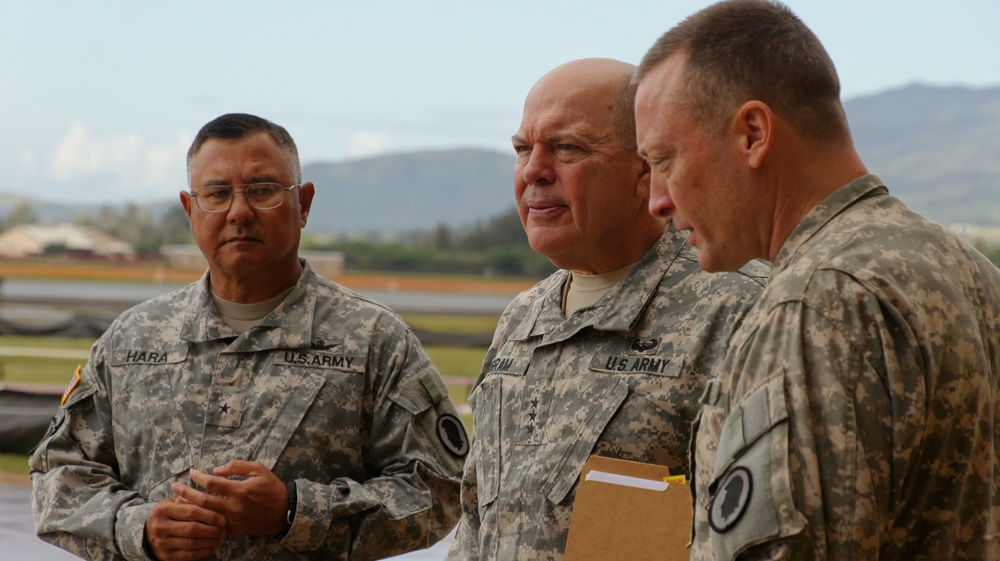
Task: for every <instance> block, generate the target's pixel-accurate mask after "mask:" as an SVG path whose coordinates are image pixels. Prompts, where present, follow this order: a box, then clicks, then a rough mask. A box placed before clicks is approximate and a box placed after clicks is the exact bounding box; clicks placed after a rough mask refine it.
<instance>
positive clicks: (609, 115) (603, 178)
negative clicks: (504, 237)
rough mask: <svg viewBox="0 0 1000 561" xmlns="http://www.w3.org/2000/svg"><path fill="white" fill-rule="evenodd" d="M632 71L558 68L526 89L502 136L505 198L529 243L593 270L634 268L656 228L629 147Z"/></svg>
mask: <svg viewBox="0 0 1000 561" xmlns="http://www.w3.org/2000/svg"><path fill="white" fill-rule="evenodd" d="M634 71H635V67H634V66H633V65H631V64H628V63H625V62H621V61H618V60H611V59H604V58H591V59H583V60H576V61H573V62H569V63H566V64H563V65H562V66H559V67H557V68H556V69H554V70H552V71H551V72H549V73H547V74H546V75H544V76H542V78H541V79H540V80H538V82H537V83H535V85H534V86H533V87H532V88H531V91H529V92H528V96H527V98H526V99H525V100H524V113H523V115H522V116H521V126H520V128H519V129H518V131H517V133H515V134H514V136H513V137H512V138H511V140H512V141H513V144H514V152H515V153H516V154H517V163H516V165H515V168H514V195H515V197H516V199H517V205H518V213H519V214H520V216H521V222H522V224H524V229H525V231H526V232H527V234H528V242H529V243H530V244H531V247H532V248H533V249H534V250H535V251H537V252H539V253H541V254H542V255H545V256H546V257H548V258H549V260H551V261H552V262H553V263H555V264H556V266H558V267H560V268H563V269H570V270H572V271H576V272H580V273H586V274H595V273H604V272H608V271H613V270H615V269H619V268H622V267H624V266H626V265H630V264H632V263H636V262H638V261H639V259H641V258H642V256H643V255H645V253H646V250H647V249H649V247H650V246H651V245H652V244H653V243H654V242H655V240H656V239H657V238H659V237H660V235H661V233H662V232H663V226H664V223H663V222H662V221H661V220H660V219H658V218H654V217H653V216H652V215H650V214H649V212H648V211H647V207H648V203H649V172H648V167H646V166H645V165H644V163H643V161H642V159H641V158H639V154H638V152H637V150H636V142H635V117H634V115H633V110H634V106H635V86H634V85H633V80H632V74H633V72H634Z"/></svg>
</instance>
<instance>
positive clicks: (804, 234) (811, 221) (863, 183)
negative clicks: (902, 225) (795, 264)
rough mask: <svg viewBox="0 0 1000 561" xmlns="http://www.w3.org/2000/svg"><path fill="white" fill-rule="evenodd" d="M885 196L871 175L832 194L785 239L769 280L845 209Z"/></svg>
mask: <svg viewBox="0 0 1000 561" xmlns="http://www.w3.org/2000/svg"><path fill="white" fill-rule="evenodd" d="M888 194H889V190H888V189H887V188H886V187H885V185H884V184H883V183H882V180H881V179H879V178H878V176H876V175H872V174H868V175H863V176H861V177H859V178H857V179H855V180H854V181H851V182H850V183H848V184H847V185H845V186H843V187H841V188H840V189H837V190H836V191H834V192H833V194H831V195H830V196H829V197H827V198H826V199H824V200H823V201H822V202H820V203H819V204H818V205H816V207H815V208H813V209H812V210H811V211H809V213H808V214H806V216H805V218H803V219H802V221H801V222H799V225H798V226H796V227H795V229H793V230H792V233H791V234H790V235H789V236H788V239H787V240H785V243H784V244H782V246H781V249H780V250H778V255H777V256H776V257H775V259H774V263H773V264H772V269H771V275H770V278H774V277H775V275H777V273H778V272H780V271H781V270H782V269H784V268H785V266H786V265H787V264H788V263H791V262H792V261H793V259H792V256H793V255H795V253H796V252H797V251H798V250H799V248H801V247H802V245H803V244H805V243H806V242H807V241H808V240H809V239H810V238H812V237H813V235H815V234H816V232H818V231H820V230H821V229H822V228H823V226H825V225H826V224H827V223H828V222H830V220H833V218H834V217H836V216H837V215H839V214H840V213H841V212H843V211H844V209H846V208H847V207H849V206H851V205H853V204H855V203H856V202H858V201H860V200H862V199H866V198H868V197H872V196H876V195H888Z"/></svg>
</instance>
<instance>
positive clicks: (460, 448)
mask: <svg viewBox="0 0 1000 561" xmlns="http://www.w3.org/2000/svg"><path fill="white" fill-rule="evenodd" d="M437 435H438V439H439V440H440V441H441V444H443V445H444V447H445V448H446V449H447V450H448V451H449V452H451V453H452V454H454V455H456V456H458V457H459V458H463V457H465V455H466V454H468V453H469V436H468V435H467V434H465V426H464V425H462V421H461V420H459V418H458V417H456V416H454V415H452V414H451V413H445V414H444V415H441V416H440V417H438V420H437Z"/></svg>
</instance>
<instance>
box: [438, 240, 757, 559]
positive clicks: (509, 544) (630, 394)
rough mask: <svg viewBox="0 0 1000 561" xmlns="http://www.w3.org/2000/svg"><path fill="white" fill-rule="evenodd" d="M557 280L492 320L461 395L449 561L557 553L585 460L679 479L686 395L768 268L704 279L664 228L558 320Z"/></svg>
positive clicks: (694, 401)
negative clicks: (597, 296) (630, 264)
mask: <svg viewBox="0 0 1000 561" xmlns="http://www.w3.org/2000/svg"><path fill="white" fill-rule="evenodd" d="M567 275H568V273H567V271H559V272H557V273H555V274H554V275H552V276H550V277H549V278H548V279H546V280H544V281H542V282H541V283H539V284H538V285H536V286H535V287H533V288H531V289H529V290H527V291H525V292H524V293H522V294H520V295H519V296H518V297H517V298H516V299H515V300H514V301H513V302H512V303H511V304H510V305H509V306H508V307H507V310H506V311H505V312H504V313H503V315H502V316H501V319H500V323H499V325H498V327H497V331H496V334H495V336H494V342H493V344H492V346H491V348H490V349H489V351H488V353H487V355H486V358H485V360H484V363H483V369H482V372H481V374H480V376H479V379H478V381H477V384H476V387H475V389H474V390H473V391H472V393H471V395H470V399H469V400H470V403H471V405H472V410H473V415H474V431H473V432H474V437H473V445H472V452H470V454H469V458H468V460H467V462H466V466H465V475H464V478H463V485H462V519H461V520H460V522H459V526H458V531H457V536H456V539H455V541H454V542H453V543H452V547H451V550H450V552H449V554H448V559H449V560H451V561H454V560H460V559H490V560H497V559H503V560H528V559H552V560H558V559H562V558H563V551H564V550H565V546H566V537H567V534H568V531H569V523H570V516H571V514H572V508H573V500H574V498H575V496H576V488H577V482H578V478H579V475H580V471H581V469H582V467H583V464H584V462H586V460H587V458H588V457H589V456H590V455H591V454H598V455H601V456H610V457H614V458H622V459H626V460H633V461H638V462H649V463H655V464H660V465H666V466H668V467H669V468H670V470H671V473H675V474H680V473H684V474H687V473H688V469H687V466H688V450H689V443H690V439H691V422H692V421H693V420H694V418H695V416H696V414H697V411H698V406H699V405H698V399H699V397H700V395H701V393H702V390H703V389H704V386H705V384H706V382H707V381H708V379H709V377H710V375H711V374H712V368H713V366H717V361H719V360H721V357H722V355H723V352H724V350H725V347H726V342H727V341H728V340H729V337H730V336H731V334H732V332H733V330H734V329H735V328H736V326H737V325H739V323H740V321H741V318H742V317H743V314H744V313H746V311H747V309H749V307H750V306H751V304H752V303H753V301H754V299H755V298H756V297H757V295H758V294H759V293H760V291H761V289H762V287H763V279H764V278H765V277H766V275H767V268H766V267H764V266H762V265H756V264H755V265H752V266H749V267H747V269H746V272H745V273H738V274H735V273H730V274H721V275H713V274H708V273H705V272H703V271H702V270H701V268H700V267H699V266H698V262H697V255H696V253H695V251H694V250H693V249H692V248H691V247H689V246H688V245H687V244H686V242H685V240H684V237H683V235H681V234H679V233H677V232H676V231H674V230H673V229H672V228H671V229H669V230H668V232H667V233H666V234H665V235H664V236H663V237H662V238H661V239H660V240H659V241H658V242H657V243H656V244H654V246H653V247H652V248H651V249H650V250H649V252H648V253H647V254H646V256H645V257H644V258H643V260H642V261H641V262H640V263H639V264H638V265H637V266H636V267H635V268H634V269H633V270H632V272H631V273H629V275H628V277H626V278H625V279H624V280H623V281H622V282H621V283H619V284H618V285H617V286H615V287H614V288H612V289H611V291H610V292H608V293H607V294H606V295H605V296H604V297H603V298H602V299H601V300H599V301H598V302H597V303H596V304H594V305H593V306H592V307H589V308H583V309H581V310H578V311H577V312H575V313H574V314H573V315H572V316H570V318H569V319H565V318H564V315H563V312H562V309H561V300H562V293H563V287H564V285H565V283H566V278H567ZM677 523H678V524H684V525H685V526H689V525H690V520H678V521H677Z"/></svg>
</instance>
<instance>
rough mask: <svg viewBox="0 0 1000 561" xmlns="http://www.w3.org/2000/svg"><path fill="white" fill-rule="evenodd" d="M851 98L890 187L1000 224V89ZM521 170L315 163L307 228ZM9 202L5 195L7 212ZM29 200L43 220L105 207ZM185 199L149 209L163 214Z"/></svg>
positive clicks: (462, 212) (367, 228) (379, 212)
mask: <svg viewBox="0 0 1000 561" xmlns="http://www.w3.org/2000/svg"><path fill="white" fill-rule="evenodd" d="M844 107H845V111H846V112H847V116H848V122H849V123H850V125H851V132H852V135H853V137H854V141H855V144H856V146H857V148H858V151H859V153H860V155H861V157H862V159H863V160H864V161H865V163H866V165H867V166H868V169H869V170H871V171H872V172H874V173H876V174H878V175H879V176H880V177H881V178H882V180H883V181H885V183H886V184H887V185H888V186H889V190H890V192H891V193H893V194H894V195H896V196H898V197H899V198H901V199H902V200H903V201H904V202H906V203H907V204H909V205H910V206H912V207H913V208H915V209H916V210H917V211H919V212H921V213H923V214H925V215H927V216H929V217H931V218H933V219H935V220H937V221H939V222H942V223H945V224H956V223H962V224H975V225H980V226H1000V87H991V88H979V89H972V88H965V87H939V86H928V85H911V86H908V87H905V88H900V89H895V90H891V91H886V92H883V93H879V94H876V95H871V96H865V97H859V98H854V99H851V100H848V101H846V102H845V104H844ZM512 126H514V125H513V124H512ZM513 168H514V156H513V154H512V153H504V152H500V151H496V150H483V149H475V148H462V149H453V150H434V151H423V152H409V153H397V154H387V155H382V156H377V157H371V158H366V159H359V160H352V161H346V162H334V163H331V162H312V163H307V164H306V165H305V166H304V167H303V177H304V178H305V179H306V180H310V181H312V182H313V183H314V184H315V185H316V191H317V193H316V198H315V200H314V202H313V210H312V212H311V214H310V218H309V226H308V227H307V231H308V232H312V233H314V234H330V235H351V236H356V235H368V236H371V235H373V234H375V235H396V236H402V235H405V234H406V233H407V232H411V231H413V230H417V229H423V230H429V229H433V228H435V227H437V226H439V225H447V226H449V227H468V226H471V225H474V224H476V223H477V222H486V221H488V220H489V219H491V218H493V217H495V216H497V215H500V214H503V213H506V212H509V211H510V210H511V209H512V208H513V205H514V200H513ZM12 201H16V199H14V198H12V197H7V196H2V195H0V213H2V212H5V209H6V210H9V209H10V208H12V205H13V204H16V202H12ZM30 203H31V208H32V210H33V211H34V213H35V214H36V215H38V216H39V217H40V218H41V219H42V221H44V222H57V221H67V220H72V219H73V218H75V217H76V216H79V215H81V214H91V215H92V216H96V214H97V213H96V211H97V209H96V207H95V208H88V207H85V206H83V207H81V206H80V205H73V206H67V205H59V204H57V203H54V202H50V201H41V200H32V201H30ZM176 204H177V202H176V200H170V201H164V202H162V203H156V204H152V205H150V206H149V210H150V211H151V212H153V213H154V214H155V215H159V214H161V213H162V212H164V211H165V209H168V208H170V206H171V205H176Z"/></svg>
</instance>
